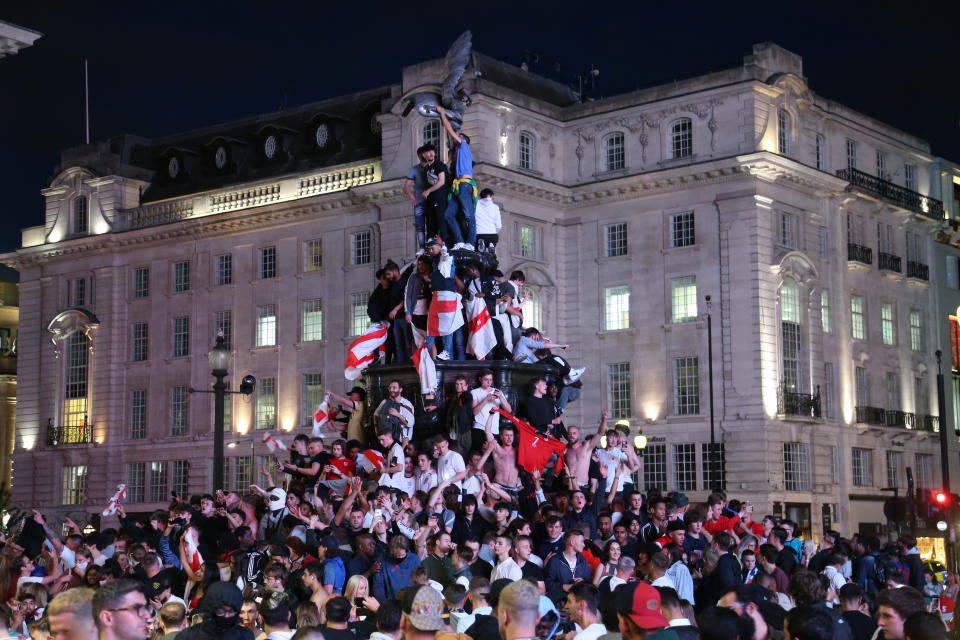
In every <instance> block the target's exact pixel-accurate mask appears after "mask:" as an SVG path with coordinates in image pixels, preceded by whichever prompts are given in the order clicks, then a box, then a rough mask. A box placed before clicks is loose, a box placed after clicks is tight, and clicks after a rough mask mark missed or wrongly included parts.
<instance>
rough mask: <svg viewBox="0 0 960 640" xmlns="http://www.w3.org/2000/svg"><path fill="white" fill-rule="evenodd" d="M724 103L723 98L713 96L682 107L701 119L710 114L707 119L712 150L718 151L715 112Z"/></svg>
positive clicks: (681, 109)
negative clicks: (715, 138) (704, 100)
mask: <svg viewBox="0 0 960 640" xmlns="http://www.w3.org/2000/svg"><path fill="white" fill-rule="evenodd" d="M722 104H723V100H721V99H719V98H711V99H710V100H707V101H706V102H701V103H696V102H691V103H689V104H685V105H683V106H681V107H680V111H685V112H686V113H692V114H693V115H695V116H697V117H698V118H700V119H701V120H703V119H705V118H707V117H708V116H709V118H710V119H709V120H707V129H709V130H710V151H716V143H715V141H714V134H715V133H716V131H717V126H718V125H717V118H716V115H715V113H714V111H715V109H716V108H717V107H719V106H720V105H722Z"/></svg>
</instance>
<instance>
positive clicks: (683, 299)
mask: <svg viewBox="0 0 960 640" xmlns="http://www.w3.org/2000/svg"><path fill="white" fill-rule="evenodd" d="M670 290H671V301H672V304H673V321H674V322H693V321H694V320H696V319H697V277H696V276H684V277H682V278H673V279H672V280H671V281H670Z"/></svg>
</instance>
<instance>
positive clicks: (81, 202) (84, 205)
mask: <svg viewBox="0 0 960 640" xmlns="http://www.w3.org/2000/svg"><path fill="white" fill-rule="evenodd" d="M88 207H89V202H88V201H87V197H86V196H78V197H77V198H76V199H75V200H74V201H73V232H74V233H87V230H88V229H89V227H90V224H89V223H90V216H89V211H88Z"/></svg>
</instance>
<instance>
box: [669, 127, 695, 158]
mask: <svg viewBox="0 0 960 640" xmlns="http://www.w3.org/2000/svg"><path fill="white" fill-rule="evenodd" d="M670 151H671V153H672V157H674V158H686V157H687V156H692V155H693V121H692V120H691V119H690V118H680V119H679V120H675V121H674V122H673V124H671V125H670Z"/></svg>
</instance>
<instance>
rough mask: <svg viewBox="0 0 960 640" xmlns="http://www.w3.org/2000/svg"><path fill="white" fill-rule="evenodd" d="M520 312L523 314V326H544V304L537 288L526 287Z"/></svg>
mask: <svg viewBox="0 0 960 640" xmlns="http://www.w3.org/2000/svg"><path fill="white" fill-rule="evenodd" d="M520 313H522V314H523V326H525V327H539V328H541V329H542V328H543V305H542V304H540V294H539V293H537V291H536V290H534V289H532V288H530V287H524V289H523V302H522V303H521V304H520Z"/></svg>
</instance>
